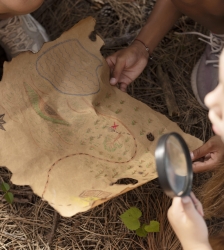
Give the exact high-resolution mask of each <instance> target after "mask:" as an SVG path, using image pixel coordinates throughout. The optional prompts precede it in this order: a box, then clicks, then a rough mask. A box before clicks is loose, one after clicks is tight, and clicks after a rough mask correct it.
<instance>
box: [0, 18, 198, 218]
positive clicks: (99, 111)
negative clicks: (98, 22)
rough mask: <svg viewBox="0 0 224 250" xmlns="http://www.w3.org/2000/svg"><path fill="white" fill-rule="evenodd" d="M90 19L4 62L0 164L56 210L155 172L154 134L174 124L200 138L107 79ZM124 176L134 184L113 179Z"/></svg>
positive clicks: (65, 212) (112, 192)
mask: <svg viewBox="0 0 224 250" xmlns="http://www.w3.org/2000/svg"><path fill="white" fill-rule="evenodd" d="M94 25H95V20H94V19H93V18H91V17H89V18H87V19H85V20H82V21H80V22H79V23H78V24H77V25H75V26H74V27H73V28H72V29H70V30H69V31H67V32H65V33H64V34H63V35H62V36H61V37H60V38H58V39H57V40H55V41H53V42H48V43H46V44H45V45H44V46H43V47H42V49H41V51H39V53H37V54H32V53H31V52H26V53H22V54H20V55H19V56H17V57H16V58H14V59H13V60H12V61H11V62H9V63H5V64H4V74H3V79H2V81H1V83H0V100H1V101H0V166H6V167H7V168H8V169H9V170H10V171H11V172H12V182H13V183H14V184H16V185H29V186H30V187H31V188H32V189H33V191H34V193H35V194H37V195H38V196H40V197H41V198H42V199H43V200H46V201H47V202H48V203H49V204H50V205H51V206H52V207H53V208H55V209H56V210H57V211H58V212H59V213H60V214H61V215H62V216H67V217H69V216H73V215H75V214H76V213H78V212H83V211H86V210H88V209H90V208H92V207H94V206H97V205H99V204H101V203H103V202H105V201H107V200H109V199H111V198H113V197H116V196H117V195H120V194H122V193H124V192H127V191H129V190H131V189H133V188H136V187H137V186H139V185H142V184H144V183H146V182H148V181H150V180H152V179H154V178H156V177H157V173H156V168H155V162H154V150H155V146H156V143H157V139H158V138H159V137H160V136H161V135H162V134H164V133H168V132H171V131H176V132H178V133H180V134H181V135H182V136H183V137H184V138H185V140H186V142H187V143H188V145H189V147H190V149H194V148H197V147H199V146H201V144H202V142H201V141H200V140H198V139H196V138H195V137H193V136H191V135H187V134H184V133H183V132H182V131H181V129H180V128H179V127H178V126H177V125H176V124H175V123H173V122H171V121H170V120H169V119H167V118H166V117H165V116H164V115H161V114H159V113H157V112H155V111H153V110H152V109H150V108H149V107H148V106H147V105H145V104H143V103H141V102H139V101H137V100H135V99H134V98H132V97H130V96H129V95H128V94H126V93H124V92H122V91H120V90H119V89H117V88H116V87H113V86H111V85H110V84H109V76H110V72H109V68H108V65H107V63H106V61H105V60H104V58H103V57H102V55H101V54H100V48H101V46H102V45H103V41H102V39H100V38H99V37H97V40H96V41H94V42H93V41H91V40H90V39H89V34H90V33H91V32H92V31H93V30H94ZM123 178H131V179H133V180H136V182H135V184H128V185H124V184H118V183H116V182H117V181H118V180H121V179H123Z"/></svg>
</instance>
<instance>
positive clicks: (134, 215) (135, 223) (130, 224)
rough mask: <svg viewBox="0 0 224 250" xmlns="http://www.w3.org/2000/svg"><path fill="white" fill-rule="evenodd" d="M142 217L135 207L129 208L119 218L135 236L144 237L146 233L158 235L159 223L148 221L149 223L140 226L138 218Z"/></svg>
mask: <svg viewBox="0 0 224 250" xmlns="http://www.w3.org/2000/svg"><path fill="white" fill-rule="evenodd" d="M141 216H142V212H141V211H140V210H139V209H138V208H137V207H131V208H130V209H128V210H126V211H125V212H124V213H123V214H122V215H121V216H120V218H121V220H122V222H123V223H124V224H125V226H126V227H127V228H128V229H130V230H135V232H136V234H137V235H138V236H140V237H146V236H147V234H148V233H158V232H159V222H158V221H154V220H152V221H150V223H149V224H148V225H147V224H142V225H141V223H140V221H139V218H140V217H141Z"/></svg>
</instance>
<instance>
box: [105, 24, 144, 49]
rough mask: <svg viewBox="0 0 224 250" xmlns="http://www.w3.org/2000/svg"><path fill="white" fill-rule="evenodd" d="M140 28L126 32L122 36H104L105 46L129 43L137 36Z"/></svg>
mask: <svg viewBox="0 0 224 250" xmlns="http://www.w3.org/2000/svg"><path fill="white" fill-rule="evenodd" d="M139 31H140V29H138V30H136V31H135V32H132V33H126V34H124V35H122V36H119V37H113V38H106V39H104V42H105V48H110V47H116V46H121V45H124V44H129V43H130V42H132V40H134V38H135V37H136V36H137V34H138V33H139Z"/></svg>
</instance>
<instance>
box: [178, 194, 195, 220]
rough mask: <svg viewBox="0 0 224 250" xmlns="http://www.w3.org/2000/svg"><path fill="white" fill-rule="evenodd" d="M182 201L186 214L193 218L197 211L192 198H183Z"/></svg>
mask: <svg viewBox="0 0 224 250" xmlns="http://www.w3.org/2000/svg"><path fill="white" fill-rule="evenodd" d="M181 201H182V206H183V209H184V212H185V214H186V215H187V216H188V217H192V216H193V214H194V213H195V212H196V209H195V206H194V204H193V202H192V200H191V198H190V197H189V196H185V197H182V198H181Z"/></svg>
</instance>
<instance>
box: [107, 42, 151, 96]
mask: <svg viewBox="0 0 224 250" xmlns="http://www.w3.org/2000/svg"><path fill="white" fill-rule="evenodd" d="M148 57H149V54H148V52H147V51H146V50H145V47H144V46H143V45H142V44H141V43H139V42H138V41H135V42H133V43H132V44H131V45H130V46H129V47H128V48H126V49H122V50H119V51H117V52H116V53H114V54H113V55H111V56H109V57H107V58H106V61H107V63H108V65H109V67H110V71H111V78H110V84H111V85H116V84H118V83H119V84H120V89H121V90H122V91H124V92H126V89H127V86H128V85H129V84H130V83H131V82H133V81H134V80H135V79H136V78H137V77H138V76H139V75H140V74H141V72H142V71H143V69H144V68H145V66H146V64H147V61H148Z"/></svg>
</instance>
